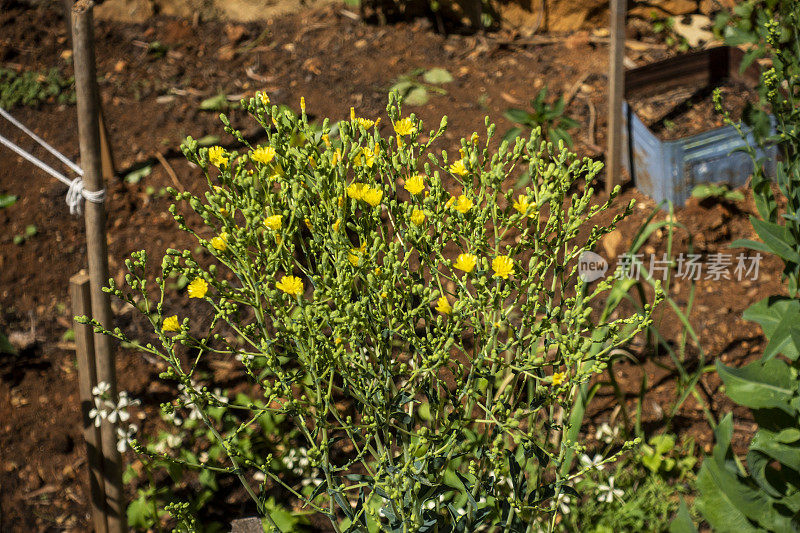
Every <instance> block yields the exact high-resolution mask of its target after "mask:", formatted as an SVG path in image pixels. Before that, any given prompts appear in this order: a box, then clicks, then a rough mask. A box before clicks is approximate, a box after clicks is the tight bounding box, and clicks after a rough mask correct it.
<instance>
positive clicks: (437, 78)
mask: <svg viewBox="0 0 800 533" xmlns="http://www.w3.org/2000/svg"><path fill="white" fill-rule="evenodd" d="M422 79H423V80H424V81H425V83H433V84H437V85H439V84H442V83H450V82H451V81H453V76H452V74H450V73H449V72H447V71H446V70H445V69H443V68H432V69H430V70H427V71H425V74H423V75H422Z"/></svg>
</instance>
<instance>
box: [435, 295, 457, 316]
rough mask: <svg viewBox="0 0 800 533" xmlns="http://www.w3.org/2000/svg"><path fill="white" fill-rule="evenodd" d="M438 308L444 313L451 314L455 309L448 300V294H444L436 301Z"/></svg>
mask: <svg viewBox="0 0 800 533" xmlns="http://www.w3.org/2000/svg"><path fill="white" fill-rule="evenodd" d="M436 310H437V311H439V312H440V313H442V314H443V315H449V314H450V313H451V312H452V311H453V306H451V305H450V302H448V301H447V297H446V296H442V297H441V298H439V300H437V302H436Z"/></svg>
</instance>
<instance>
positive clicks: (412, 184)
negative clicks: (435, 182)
mask: <svg viewBox="0 0 800 533" xmlns="http://www.w3.org/2000/svg"><path fill="white" fill-rule="evenodd" d="M403 187H405V189H406V190H407V191H408V192H410V193H411V194H419V193H421V192H422V191H423V190H424V189H425V182H424V181H423V180H422V175H421V174H417V175H416V176H413V177H410V178H408V179H407V180H406V184H405V185H404V186H403Z"/></svg>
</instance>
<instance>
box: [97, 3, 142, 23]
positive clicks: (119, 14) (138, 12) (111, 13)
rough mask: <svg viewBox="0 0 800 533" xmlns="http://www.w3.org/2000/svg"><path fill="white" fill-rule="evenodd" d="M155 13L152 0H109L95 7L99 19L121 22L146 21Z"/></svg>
mask: <svg viewBox="0 0 800 533" xmlns="http://www.w3.org/2000/svg"><path fill="white" fill-rule="evenodd" d="M153 13H154V11H153V4H152V3H151V2H150V0H107V1H106V2H103V3H102V4H100V5H99V6H97V7H95V8H94V14H95V16H96V17H97V18H98V19H108V20H116V21H120V22H146V21H147V20H148V19H149V18H150V17H152V16H153Z"/></svg>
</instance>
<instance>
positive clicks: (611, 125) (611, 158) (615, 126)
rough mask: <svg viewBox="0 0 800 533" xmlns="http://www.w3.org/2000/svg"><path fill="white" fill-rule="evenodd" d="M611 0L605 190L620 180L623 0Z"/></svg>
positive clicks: (623, 74)
mask: <svg viewBox="0 0 800 533" xmlns="http://www.w3.org/2000/svg"><path fill="white" fill-rule="evenodd" d="M610 1H611V46H610V57H609V65H608V86H609V89H608V133H607V135H608V152H607V153H606V192H608V193H611V191H612V190H613V189H614V187H616V186H617V185H621V184H622V165H621V164H620V163H621V162H622V136H621V135H622V134H621V132H622V99H623V96H624V92H625V67H624V65H623V60H624V59H625V14H626V11H627V3H626V0H610Z"/></svg>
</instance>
